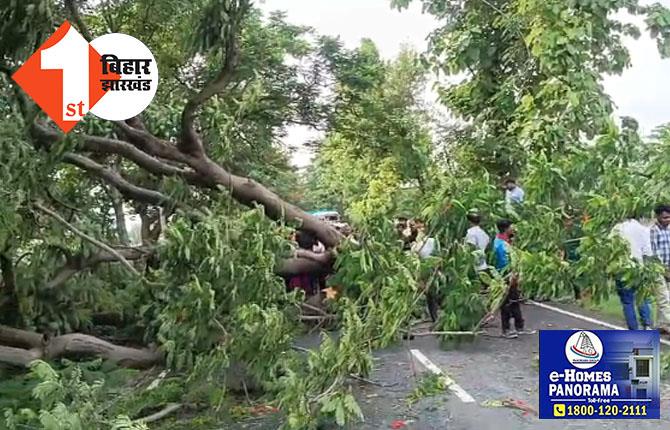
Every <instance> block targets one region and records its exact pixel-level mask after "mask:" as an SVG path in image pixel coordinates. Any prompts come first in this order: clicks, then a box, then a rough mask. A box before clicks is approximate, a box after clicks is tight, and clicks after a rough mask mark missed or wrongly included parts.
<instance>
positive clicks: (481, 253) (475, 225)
mask: <svg viewBox="0 0 670 430" xmlns="http://www.w3.org/2000/svg"><path fill="white" fill-rule="evenodd" d="M467 218H468V221H470V228H469V229H468V232H467V234H466V235H465V243H469V244H471V245H473V246H474V247H475V248H476V249H477V251H478V254H477V264H476V266H475V269H476V270H477V272H483V271H485V270H487V269H488V267H489V266H488V264H486V247H487V246H489V242H490V241H491V238H490V237H489V235H488V234H486V232H485V231H484V230H483V229H482V228H481V227H480V226H479V224H480V223H481V222H482V217H481V216H480V215H479V213H478V212H477V211H470V212H469V213H468V215H467Z"/></svg>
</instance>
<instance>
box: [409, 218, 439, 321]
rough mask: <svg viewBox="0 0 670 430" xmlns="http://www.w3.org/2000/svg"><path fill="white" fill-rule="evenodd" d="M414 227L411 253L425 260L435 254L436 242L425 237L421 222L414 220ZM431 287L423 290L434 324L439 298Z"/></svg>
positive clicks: (424, 227) (424, 228)
mask: <svg viewBox="0 0 670 430" xmlns="http://www.w3.org/2000/svg"><path fill="white" fill-rule="evenodd" d="M414 227H415V228H416V242H414V245H412V252H415V253H417V254H418V255H419V258H420V259H422V260H425V259H427V258H429V257H431V256H432V255H433V254H435V252H436V251H437V242H436V241H435V239H434V238H432V237H429V236H427V235H426V224H424V222H423V221H421V220H415V221H414ZM422 282H425V279H422ZM431 287H433V286H432V285H425V284H424V285H423V289H424V290H426V302H427V305H428V312H429V313H430V319H431V320H433V322H436V321H437V318H438V310H439V309H440V302H441V298H440V296H439V294H438V293H437V292H436V291H435V290H434V288H435V287H433V288H431Z"/></svg>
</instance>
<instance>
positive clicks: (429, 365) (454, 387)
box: [410, 349, 475, 403]
mask: <svg viewBox="0 0 670 430" xmlns="http://www.w3.org/2000/svg"><path fill="white" fill-rule="evenodd" d="M410 352H411V353H412V355H413V356H414V358H416V359H417V360H418V361H419V363H421V364H422V365H423V366H424V367H425V368H426V369H428V370H430V371H431V372H433V373H434V374H436V375H439V376H440V377H441V378H442V380H443V381H444V383H445V384H446V385H447V388H448V389H449V390H451V391H453V392H454V394H456V396H458V398H459V399H461V401H462V402H463V403H475V399H474V397H472V396H471V395H470V394H468V392H467V391H465V390H464V389H463V387H461V386H460V385H458V384H457V383H456V381H454V380H453V379H451V378H450V377H449V375H447V374H446V373H444V372H443V371H442V369H440V368H439V367H437V366H436V365H435V363H433V362H432V361H430V360H429V359H428V357H426V356H425V355H423V353H422V352H421V351H419V350H418V349H411V350H410Z"/></svg>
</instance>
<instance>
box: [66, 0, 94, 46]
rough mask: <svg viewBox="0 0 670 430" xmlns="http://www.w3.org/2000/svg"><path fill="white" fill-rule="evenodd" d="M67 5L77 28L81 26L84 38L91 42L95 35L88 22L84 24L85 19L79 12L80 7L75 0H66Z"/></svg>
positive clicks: (80, 29)
mask: <svg viewBox="0 0 670 430" xmlns="http://www.w3.org/2000/svg"><path fill="white" fill-rule="evenodd" d="M65 7H67V10H68V12H69V13H70V18H71V19H72V21H73V22H74V23H75V25H76V26H77V28H79V31H80V32H81V34H82V35H83V36H84V39H86V40H87V41H89V42H90V41H91V40H93V35H92V34H91V32H90V31H89V29H88V27H87V26H86V24H84V21H83V20H82V19H81V15H80V14H79V8H78V7H77V5H76V4H75V3H74V0H65Z"/></svg>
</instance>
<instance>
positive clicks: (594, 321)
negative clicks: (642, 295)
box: [526, 300, 670, 346]
mask: <svg viewBox="0 0 670 430" xmlns="http://www.w3.org/2000/svg"><path fill="white" fill-rule="evenodd" d="M526 302H527V303H528V304H530V305H533V306H537V307H538V308H543V309H548V310H550V311H554V312H557V313H559V314H563V315H567V316H570V317H572V318H577V319H579V320H582V321H586V322H590V323H591V324H597V325H599V326H602V327H607V328H610V329H612V330H628V329H627V328H625V327H622V326H620V325H615V324H610V323H607V322H605V321H600V320H599V319H595V318H591V317H587V316H584V315H580V314H576V313H574V312H570V311H566V310H565V309H561V308H557V307H554V306H550V305H546V304H544V303H538V302H535V301H533V300H527V301H526ZM661 343H662V344H663V345H667V346H670V341H668V340H666V339H661Z"/></svg>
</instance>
